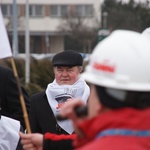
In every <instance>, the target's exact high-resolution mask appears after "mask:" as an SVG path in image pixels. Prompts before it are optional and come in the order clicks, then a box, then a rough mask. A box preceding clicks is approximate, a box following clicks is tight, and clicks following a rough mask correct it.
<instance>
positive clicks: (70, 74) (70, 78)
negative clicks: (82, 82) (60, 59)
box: [54, 66, 81, 85]
mask: <svg viewBox="0 0 150 150" xmlns="http://www.w3.org/2000/svg"><path fill="white" fill-rule="evenodd" d="M80 73H81V69H80V68H79V67H78V66H74V67H69V66H56V67H54V74H55V79H56V82H57V84H59V85H64V84H65V85H72V84H74V83H75V82H76V81H77V80H78V77H79V75H80Z"/></svg>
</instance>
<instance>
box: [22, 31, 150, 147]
mask: <svg viewBox="0 0 150 150" xmlns="http://www.w3.org/2000/svg"><path fill="white" fill-rule="evenodd" d="M149 58H150V45H149V40H148V39H147V38H144V37H143V36H141V34H140V33H137V32H134V31H128V30H116V31H113V32H112V33H111V34H110V35H109V36H108V37H107V38H105V39H104V40H103V41H102V42H100V43H99V44H98V45H97V46H96V47H95V49H94V51H93V53H92V55H91V58H90V62H89V64H88V66H87V67H86V69H85V72H84V73H83V74H82V77H84V79H85V80H86V81H87V82H89V83H90V84H91V93H90V97H89V100H88V105H87V111H88V113H87V116H86V117H84V118H83V117H80V116H81V114H82V113H81V112H82V111H81V112H80V113H79V112H78V113H77V111H76V110H77V108H78V110H79V108H80V110H85V109H82V108H85V107H86V106H85V105H84V104H83V103H82V101H80V100H76V101H70V102H69V103H68V104H67V105H65V106H64V107H63V108H62V110H61V111H60V115H61V117H62V118H64V119H65V118H70V119H72V122H73V125H74V129H75V133H76V135H75V136H74V137H73V143H72V148H71V149H76V150H101V149H102V150H149V149H150V142H149V141H150V119H149V117H150V69H149V66H150V59H149ZM20 136H21V139H22V140H21V142H22V144H23V148H24V149H27V148H28V149H29V150H30V148H31V149H32V148H34V149H35V150H36V149H37V150H42V149H45V148H46V147H49V149H51V144H50V143H51V142H52V140H54V139H55V140H56V142H58V141H59V140H58V139H59V138H58V137H57V138H55V136H54V135H51V134H50V133H46V134H45V135H44V136H43V135H35V134H28V135H24V134H20ZM53 136H54V138H52V137H53ZM61 139H62V138H60V140H61ZM63 139H64V138H63ZM58 144H59V143H58ZM62 149H63V148H62ZM59 150H60V149H59Z"/></svg>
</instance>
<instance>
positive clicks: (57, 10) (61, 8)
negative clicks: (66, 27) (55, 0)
mask: <svg viewBox="0 0 150 150" xmlns="http://www.w3.org/2000/svg"><path fill="white" fill-rule="evenodd" d="M68 14H69V10H68V6H67V5H50V16H53V17H62V16H66V15H68Z"/></svg>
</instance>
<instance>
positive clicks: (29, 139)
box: [19, 132, 43, 150]
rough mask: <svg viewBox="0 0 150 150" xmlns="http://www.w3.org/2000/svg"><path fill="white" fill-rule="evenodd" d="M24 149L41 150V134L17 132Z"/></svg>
mask: <svg viewBox="0 0 150 150" xmlns="http://www.w3.org/2000/svg"><path fill="white" fill-rule="evenodd" d="M19 135H20V138H21V143H22V145H23V149H24V150H43V135H42V134H39V133H34V134H32V133H31V134H24V133H22V132H20V133H19Z"/></svg>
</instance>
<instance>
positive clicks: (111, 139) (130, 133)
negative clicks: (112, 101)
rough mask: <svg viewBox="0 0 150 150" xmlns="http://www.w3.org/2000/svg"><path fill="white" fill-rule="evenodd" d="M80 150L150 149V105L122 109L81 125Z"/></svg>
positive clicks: (75, 143) (76, 144)
mask: <svg viewBox="0 0 150 150" xmlns="http://www.w3.org/2000/svg"><path fill="white" fill-rule="evenodd" d="M79 128H80V129H81V130H82V132H83V133H84V138H82V139H79V138H78V139H76V140H75V141H74V146H75V147H76V148H75V149H77V150H150V108H148V109H143V110H139V109H133V108H123V109H116V110H112V111H109V112H107V113H104V114H101V115H99V116H97V117H95V118H93V119H91V120H87V121H85V122H83V123H81V124H79Z"/></svg>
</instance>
